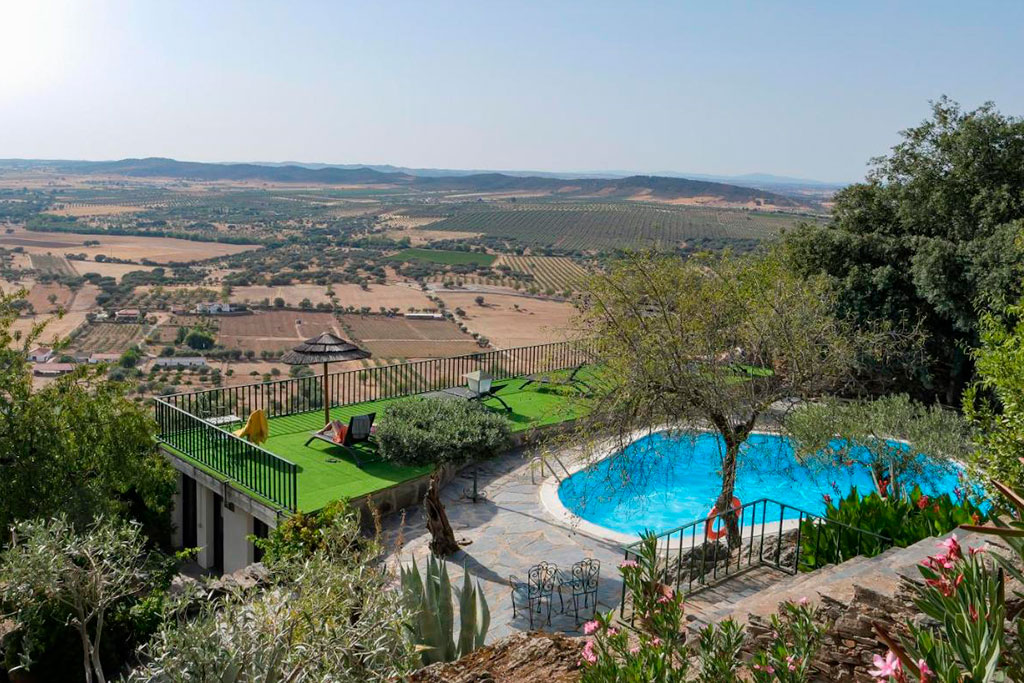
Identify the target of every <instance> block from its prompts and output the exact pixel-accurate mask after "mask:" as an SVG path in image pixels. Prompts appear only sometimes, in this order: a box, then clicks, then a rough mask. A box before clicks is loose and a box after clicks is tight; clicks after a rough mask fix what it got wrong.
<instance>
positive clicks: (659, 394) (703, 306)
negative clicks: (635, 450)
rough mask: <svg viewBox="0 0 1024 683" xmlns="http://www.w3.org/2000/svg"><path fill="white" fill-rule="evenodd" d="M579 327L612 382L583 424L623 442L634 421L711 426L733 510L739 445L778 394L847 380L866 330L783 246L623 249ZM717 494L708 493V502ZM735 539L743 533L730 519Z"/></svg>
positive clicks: (808, 392)
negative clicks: (720, 250) (849, 320)
mask: <svg viewBox="0 0 1024 683" xmlns="http://www.w3.org/2000/svg"><path fill="white" fill-rule="evenodd" d="M586 298H587V306H586V307H585V309H584V312H583V313H582V320H581V331H582V332H583V333H584V334H586V335H587V336H589V337H591V338H593V339H594V341H595V345H596V348H597V353H598V355H599V357H600V362H601V363H602V364H603V366H604V368H603V370H602V372H601V378H602V383H603V384H604V385H605V386H604V387H603V391H602V392H601V396H600V398H599V399H597V400H596V401H595V406H594V410H593V412H592V413H591V416H590V418H589V419H588V421H587V423H586V425H585V426H584V428H585V429H587V430H591V431H593V430H594V429H595V427H597V428H598V429H597V430H596V432H594V433H609V432H611V433H612V434H613V435H614V436H615V437H616V438H617V439H618V441H619V446H620V447H621V446H624V445H625V444H626V443H627V442H628V441H630V440H632V438H633V436H635V435H636V432H637V430H653V429H660V428H664V427H670V428H678V429H692V428H694V427H709V428H710V429H712V430H713V431H715V432H717V433H718V434H719V435H720V436H721V438H722V441H723V442H724V444H725V447H724V449H723V452H722V463H721V464H722V468H721V474H722V488H721V493H720V495H719V497H718V499H717V501H715V506H716V508H717V509H718V510H720V511H724V510H729V509H731V502H732V498H733V489H734V487H735V483H736V473H737V467H738V464H739V459H740V455H741V446H742V444H743V442H744V441H745V440H746V439H747V437H748V436H749V435H750V433H751V431H752V430H753V429H754V427H755V425H756V424H757V421H758V418H760V417H761V416H762V415H763V414H764V413H765V412H766V411H767V410H768V409H769V408H770V407H771V406H772V404H774V403H776V402H778V401H781V400H783V399H790V398H796V399H800V398H811V397H817V396H820V395H822V394H823V393H825V392H829V391H834V390H839V389H842V388H844V387H846V386H847V385H848V384H849V383H850V382H851V381H852V378H853V376H854V374H855V368H856V366H857V364H858V360H859V358H860V357H861V356H862V355H863V352H864V351H865V350H866V349H867V350H869V349H870V348H871V347H872V345H871V343H870V341H871V335H868V334H867V333H863V332H860V331H858V330H856V329H855V328H854V327H853V326H852V325H849V324H846V323H844V322H843V321H841V320H839V319H837V318H836V317H835V316H834V315H833V312H832V311H833V309H834V304H835V301H834V299H833V296H832V294H831V293H830V291H829V289H828V287H827V283H826V281H825V278H824V277H822V276H815V277H810V278H802V277H799V276H798V275H797V274H796V273H794V272H792V270H790V269H789V268H787V266H786V264H785V262H784V260H783V259H782V258H780V256H779V254H778V253H776V252H772V253H768V254H762V255H757V256H751V257H732V256H723V257H720V258H691V259H689V260H685V259H682V258H679V257H677V256H669V255H659V254H633V255H627V256H626V257H625V258H624V259H623V260H621V261H619V262H618V263H615V264H613V265H612V266H611V268H610V269H609V271H608V272H607V273H606V274H601V275H597V276H594V277H593V278H591V280H590V282H589V284H588V286H587V289H586ZM710 502H711V501H709V503H710ZM726 521H727V522H728V523H729V526H730V540H732V541H734V542H735V541H736V540H738V526H737V525H736V524H735V520H728V519H727V520H726Z"/></svg>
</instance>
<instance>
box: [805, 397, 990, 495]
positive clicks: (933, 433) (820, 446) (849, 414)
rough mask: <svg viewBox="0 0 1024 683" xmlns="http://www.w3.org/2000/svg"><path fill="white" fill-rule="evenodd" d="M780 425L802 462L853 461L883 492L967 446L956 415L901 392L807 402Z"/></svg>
mask: <svg viewBox="0 0 1024 683" xmlns="http://www.w3.org/2000/svg"><path fill="white" fill-rule="evenodd" d="M785 428H786V431H787V432H788V433H789V436H790V441H791V442H792V444H793V449H794V451H795V452H796V455H797V457H798V458H799V459H800V460H801V461H802V462H804V463H805V464H807V465H809V466H810V467H812V468H814V469H818V470H825V471H828V470H830V469H831V470H833V471H836V470H843V469H845V468H846V467H847V466H849V465H850V464H852V463H856V464H857V465H859V466H861V467H863V468H865V469H867V470H868V471H869V472H870V473H871V477H872V479H873V480H874V482H875V488H876V490H878V492H879V494H880V495H882V496H887V495H902V494H904V493H907V492H909V491H910V490H911V489H913V486H914V485H915V484H919V483H921V482H922V481H928V480H929V479H934V478H936V477H938V476H940V475H941V474H944V473H948V472H949V471H950V468H951V467H952V463H954V462H964V461H966V460H967V457H968V455H969V454H970V452H971V448H970V436H969V432H968V427H967V424H966V422H965V421H964V419H963V418H962V417H961V416H960V415H958V414H957V413H956V412H954V411H952V410H948V409H944V408H942V407H941V406H937V405H932V406H925V405H923V404H921V403H918V402H916V401H912V400H910V398H909V397H908V396H906V395H905V394H902V395H901V394H897V395H893V396H885V397H883V398H879V399H875V400H870V401H850V402H838V401H823V402H817V403H812V404H807V405H804V406H801V407H800V408H799V409H797V410H794V411H793V412H792V413H791V414H790V415H788V416H787V417H786V420H785ZM922 453H924V454H927V455H928V456H929V458H928V459H927V460H926V459H925V458H922V457H921V454H922ZM864 493H866V492H863V491H862V492H861V494H862V495H863V494H864Z"/></svg>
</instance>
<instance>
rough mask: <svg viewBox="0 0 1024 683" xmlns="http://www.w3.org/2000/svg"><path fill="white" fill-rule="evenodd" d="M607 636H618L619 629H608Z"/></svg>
mask: <svg viewBox="0 0 1024 683" xmlns="http://www.w3.org/2000/svg"><path fill="white" fill-rule="evenodd" d="M608 635H610V636H617V635H619V629H617V628H610V629H608Z"/></svg>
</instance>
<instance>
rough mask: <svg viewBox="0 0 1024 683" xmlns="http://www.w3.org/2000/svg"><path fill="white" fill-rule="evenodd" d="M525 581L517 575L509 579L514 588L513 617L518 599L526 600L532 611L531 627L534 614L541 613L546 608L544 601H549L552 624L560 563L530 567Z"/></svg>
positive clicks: (549, 620)
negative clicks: (552, 610) (552, 600)
mask: <svg viewBox="0 0 1024 683" xmlns="http://www.w3.org/2000/svg"><path fill="white" fill-rule="evenodd" d="M526 577H527V580H526V582H525V583H524V582H523V581H520V580H519V579H518V578H516V577H515V576H510V577H509V579H508V583H509V586H511V588H512V618H513V619H515V618H516V601H517V600H518V601H520V602H525V603H526V608H527V610H529V613H530V628H531V629H532V628H533V614H534V612H535V611H536V613H537V614H540V613H541V610H542V609H543V608H544V601H545V600H547V603H548V625H550V624H551V596H552V593H554V591H555V581H556V579H557V578H558V565H554V564H551V563H550V562H541V563H540V564H535V565H533V566H532V567H530V570H529V572H528V573H527V575H526Z"/></svg>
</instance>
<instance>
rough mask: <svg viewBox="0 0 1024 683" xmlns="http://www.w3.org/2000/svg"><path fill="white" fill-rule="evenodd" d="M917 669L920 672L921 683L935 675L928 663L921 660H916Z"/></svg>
mask: <svg viewBox="0 0 1024 683" xmlns="http://www.w3.org/2000/svg"><path fill="white" fill-rule="evenodd" d="M917 669H918V671H920V672H921V683H924V682H925V681H927V680H928V679H929V678H931V677H932V676H934V675H935V672H934V671H932V670H931V668H930V667H929V666H928V662H926V661H924V660H923V659H919V660H917Z"/></svg>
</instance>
